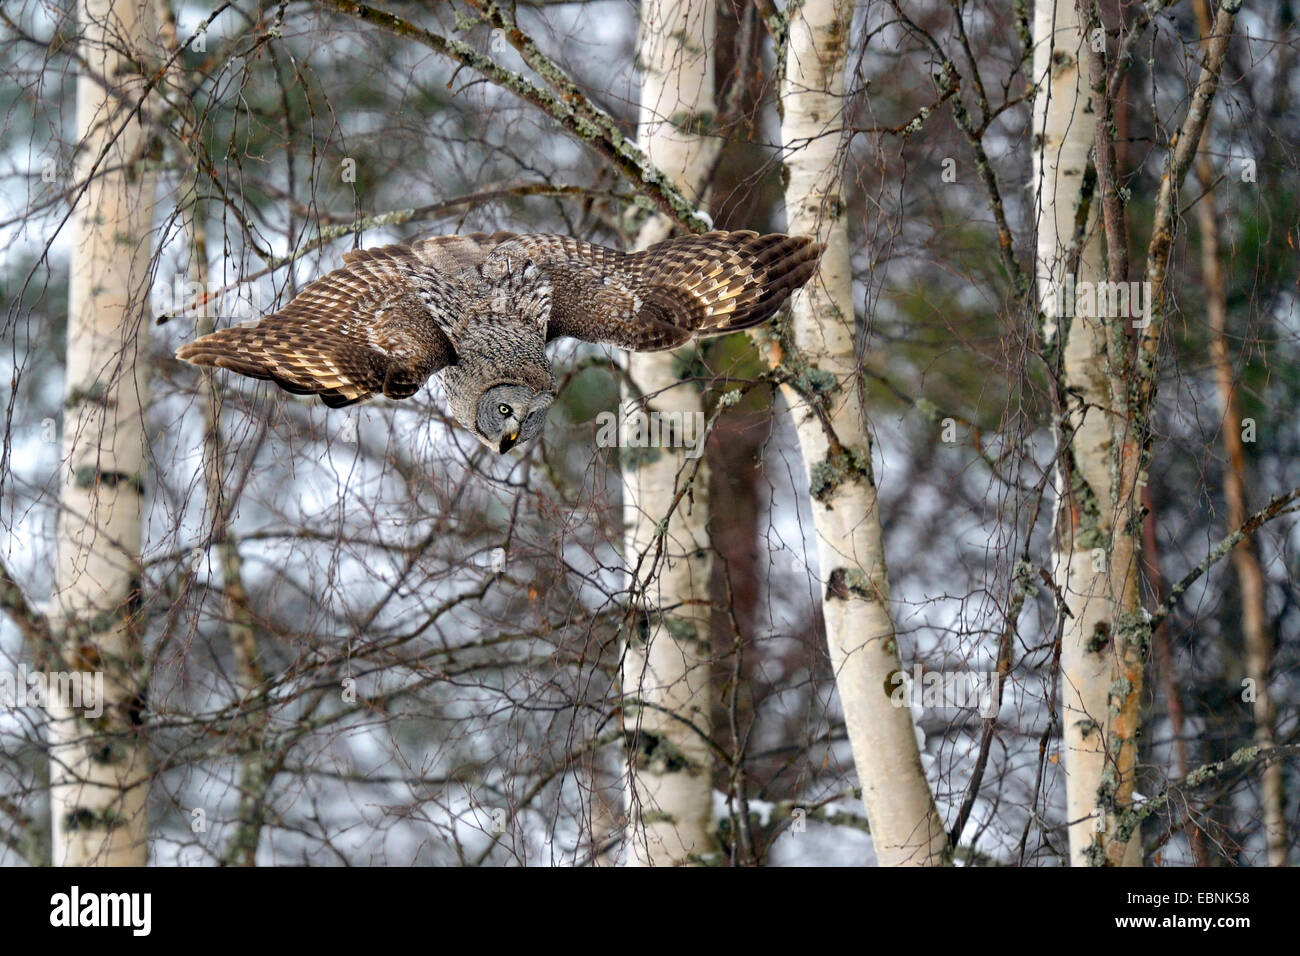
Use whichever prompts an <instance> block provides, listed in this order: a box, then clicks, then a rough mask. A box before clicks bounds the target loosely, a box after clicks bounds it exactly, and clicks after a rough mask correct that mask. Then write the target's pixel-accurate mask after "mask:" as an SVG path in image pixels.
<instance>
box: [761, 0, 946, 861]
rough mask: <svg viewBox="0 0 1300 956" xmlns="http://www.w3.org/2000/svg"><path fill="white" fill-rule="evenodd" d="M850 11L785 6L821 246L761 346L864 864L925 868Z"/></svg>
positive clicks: (788, 72)
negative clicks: (857, 192)
mask: <svg viewBox="0 0 1300 956" xmlns="http://www.w3.org/2000/svg"><path fill="white" fill-rule="evenodd" d="M852 9H853V6H852V4H851V3H849V2H847V0H808V2H805V3H802V4H798V5H796V6H793V7H792V8H791V15H790V20H789V24H788V34H787V36H788V40H787V43H786V45H785V61H784V75H783V78H782V84H781V103H782V106H783V108H784V112H783V116H782V121H781V140H782V142H783V143H784V144H787V149H788V152H787V154H786V159H785V176H786V192H785V197H786V215H787V220H788V221H787V231H789V232H790V233H791V234H794V235H815V236H816V237H817V238H818V240H819V241H820V242H822V243H823V244H824V245H825V247H826V250H825V252H824V253H823V255H822V260H821V267H820V271H819V272H818V274H817V275H816V276H814V277H813V279H812V281H811V282H809V283H808V285H807V286H806V287H805V288H804V289H803V290H802V291H801V292H799V293H797V294H796V295H795V297H794V300H793V304H792V307H791V329H792V333H793V336H792V339H789V338H787V339H786V341H784V342H778V343H776V344H775V345H774V346H772V348H771V349H770V351H771V353H772V354H773V356H774V357H775V358H776V359H777V360H778V361H780V362H781V364H782V365H783V366H784V367H785V368H786V369H787V370H788V371H789V373H790V375H791V377H792V378H793V380H794V388H788V387H787V388H786V389H785V390H784V394H785V395H786V397H787V400H788V401H790V403H791V406H792V412H793V414H794V417H795V426H796V429H797V433H798V436H799V444H800V448H801V449H802V453H803V458H804V465H805V468H806V469H807V473H808V480H809V487H810V490H811V492H812V499H813V500H812V511H813V519H814V522H815V526H816V533H817V557H818V563H819V564H818V566H819V576H820V579H821V581H822V584H823V587H824V591H823V595H822V600H823V603H822V610H823V615H824V618H825V623H826V643H827V648H828V650H829V653H830V659H831V664H832V666H833V668H834V671H835V683H836V688H837V689H838V691H839V697H840V703H841V706H842V707H843V709H844V720H845V725H846V728H847V731H848V737H849V743H850V747H851V748H852V751H853V760H854V764H855V766H856V768H857V772H858V779H859V781H860V783H861V786H862V799H863V802H864V803H865V805H866V811H867V818H868V820H869V822H870V827H871V838H872V844H873V846H874V848H875V852H876V859H877V861H878V862H879V864H880V865H882V866H905V865H911V866H927V865H937V864H940V863H943V862H945V861H946V859H947V855H948V840H947V835H946V834H945V832H944V828H943V823H942V821H941V820H940V819H939V814H938V812H937V811H936V809H935V805H934V799H933V797H932V796H931V793H930V787H929V784H928V783H927V782H926V779H925V772H924V770H923V769H922V767H921V758H920V751H919V749H918V747H917V742H916V731H915V727H914V726H913V723H912V715H911V711H910V710H909V709H908V708H907V707H895V706H893V704H892V701H891V694H890V692H889V689H890V688H891V687H892V686H893V685H891V683H890V678H891V676H892V675H894V674H895V673H897V672H898V671H899V670H900V668H901V664H900V659H899V653H898V642H897V639H896V637H895V634H894V624H893V619H892V616H891V609H890V603H889V579H888V575H887V573H886V567H885V553H884V541H883V534H882V531H881V524H880V513H879V510H878V506H877V500H876V486H875V478H874V476H873V475H872V470H871V436H870V434H869V433H868V431H867V427H866V419H865V409H864V408H863V406H862V395H861V391H860V380H859V379H860V376H859V371H858V369H859V363H860V358H859V355H858V348H857V342H856V329H855V320H854V310H853V280H852V274H851V270H850V263H849V236H848V210H847V206H846V203H845V201H844V194H843V186H842V183H841V171H842V168H843V153H842V145H841V144H842V140H841V136H839V135H837V133H838V131H839V130H840V129H842V128H843V127H844V125H845V123H844V113H843V110H844V69H845V58H846V48H847V44H848V39H849V37H848V34H849V28H850V23H851V18H852ZM801 396H813V397H812V398H811V399H809V400H808V401H803V400H802V399H801Z"/></svg>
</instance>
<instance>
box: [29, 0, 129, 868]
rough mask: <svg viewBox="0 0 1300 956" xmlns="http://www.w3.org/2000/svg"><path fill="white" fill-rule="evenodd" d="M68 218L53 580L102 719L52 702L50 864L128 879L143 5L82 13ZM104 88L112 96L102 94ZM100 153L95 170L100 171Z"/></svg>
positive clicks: (64, 640) (60, 626)
mask: <svg viewBox="0 0 1300 956" xmlns="http://www.w3.org/2000/svg"><path fill="white" fill-rule="evenodd" d="M78 27H79V29H80V31H81V42H80V53H81V56H82V57H83V58H84V60H85V61H86V63H87V64H88V65H89V68H90V69H91V70H92V71H94V73H95V74H97V75H98V77H99V78H100V79H99V81H97V80H96V79H95V78H92V77H91V76H88V75H84V74H83V75H81V76H79V77H78V78H77V87H76V91H77V92H76V97H77V108H76V110H77V115H76V127H77V138H78V143H79V146H78V153H77V161H76V164H75V173H74V177H73V181H74V182H76V183H82V182H84V181H86V178H87V177H88V176H89V175H90V173H91V171H92V167H95V166H96V164H98V167H97V173H96V175H95V177H94V178H93V180H91V181H90V182H89V185H88V186H87V187H86V189H85V191H84V193H83V194H82V195H81V196H80V198H79V201H78V202H77V205H76V207H75V209H74V211H73V214H72V218H71V228H70V236H71V269H70V278H69V283H70V285H69V292H68V333H67V338H68V354H67V384H66V391H65V405H64V408H65V412H64V422H63V459H62V466H61V489H60V508H59V517H58V555H57V562H56V567H55V593H54V600H53V607H54V609H55V612H56V614H55V617H56V628H57V632H58V639H59V643H60V646H61V651H62V657H63V666H64V667H66V668H67V669H69V670H73V671H83V672H98V673H101V674H102V675H103V682H104V683H103V686H104V700H103V701H102V705H103V713H102V715H101V716H99V717H94V716H92V712H91V711H88V710H87V709H86V708H84V707H80V708H73V707H70V706H67V701H51V703H50V706H49V716H50V725H49V741H50V762H51V773H50V778H51V795H50V808H51V816H52V835H53V836H52V842H53V853H52V856H53V860H54V863H55V864H56V865H69V866H86V865H137V866H138V865H143V864H144V863H145V862H146V861H147V859H148V843H147V827H146V822H147V821H146V816H145V800H146V795H147V784H148V766H147V754H146V749H145V746H144V744H143V742H142V740H141V738H140V735H139V730H140V722H141V720H142V719H143V713H144V700H143V695H144V689H143V686H142V678H141V672H142V669H143V666H142V661H141V659H140V650H139V635H138V633H137V630H136V628H137V625H138V621H137V620H136V618H135V616H136V613H137V611H138V607H139V601H140V594H139V583H140V569H139V553H140V540H141V510H142V509H141V504H142V498H143V489H144V480H145V471H146V467H145V454H144V452H145V430H144V417H143V416H144V411H143V409H144V406H145V404H146V394H147V393H146V387H147V385H146V380H145V371H146V366H147V359H146V355H145V352H146V348H147V323H146V320H145V311H146V309H145V306H146V303H147V301H148V298H147V289H148V275H147V271H148V263H149V257H150V228H151V224H152V218H153V202H154V197H153V182H152V177H151V175H150V174H149V173H147V172H146V171H145V170H144V168H143V166H144V163H143V162H142V155H141V154H142V151H143V150H142V147H143V145H144V133H143V131H142V129H141V126H140V123H139V121H138V120H136V119H128V117H129V114H130V105H131V103H133V101H134V99H135V98H136V97H137V96H139V93H140V86H141V83H142V81H141V80H140V79H139V78H138V75H139V72H140V71H139V69H138V67H136V66H134V65H133V64H132V62H131V59H132V58H135V59H138V58H140V55H141V49H142V46H143V44H144V43H145V42H147V40H148V38H149V32H148V31H149V29H150V28H149V25H148V18H147V13H146V10H145V5H144V4H140V3H134V2H129V3H128V2H120V0H119V2H113V0H83V3H82V5H81V8H80V17H79V23H78ZM105 78H106V79H107V80H108V82H109V83H110V84H111V86H112V93H110V92H108V91H106V90H105V88H104V86H102V85H101V81H102V80H103V79H105ZM101 154H103V155H102V159H101Z"/></svg>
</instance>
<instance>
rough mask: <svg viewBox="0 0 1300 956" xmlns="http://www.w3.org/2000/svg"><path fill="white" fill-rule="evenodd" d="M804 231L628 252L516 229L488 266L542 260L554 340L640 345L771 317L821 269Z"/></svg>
mask: <svg viewBox="0 0 1300 956" xmlns="http://www.w3.org/2000/svg"><path fill="white" fill-rule="evenodd" d="M821 252H822V247H821V246H820V245H818V244H817V243H815V242H814V241H813V240H812V239H810V238H808V237H806V236H784V235H779V234H774V235H766V236H760V235H759V234H758V233H756V232H749V231H742V232H709V233H705V234H703V235H696V236H682V237H679V238H675V239H668V240H666V241H664V242H660V243H657V244H656V245H653V246H651V247H649V248H648V249H646V250H644V251H643V252H636V253H630V254H629V253H622V252H617V251H615V250H613V249H607V248H605V247H603V246H596V245H592V244H591V243H587V242H583V241H581V240H579V239H573V238H570V237H568V236H548V235H530V236H519V237H517V238H515V239H513V240H510V241H506V242H502V243H501V244H499V245H497V246H496V247H495V248H494V249H493V250H492V252H491V253H490V254H489V255H488V257H487V260H486V261H485V263H484V266H483V271H484V273H485V274H491V272H492V270H493V267H494V266H496V267H498V268H500V267H501V266H503V265H504V267H505V268H506V269H509V268H510V265H509V262H510V260H511V259H512V258H515V259H526V260H529V261H531V262H532V263H534V264H536V265H537V266H538V268H539V269H540V271H542V272H543V273H544V274H545V276H546V278H547V280H548V281H549V283H550V286H551V289H550V298H551V311H550V319H549V322H548V325H547V340H548V341H549V340H552V339H555V338H559V337H560V336H570V337H573V338H577V339H582V340H584V341H587V342H603V343H607V344H610V345H616V346H619V347H621V348H625V349H630V350H632V351H636V352H651V351H658V350H660V349H670V348H675V347H676V346H679V345H682V344H683V343H685V342H687V341H689V340H690V339H692V338H695V337H697V336H706V335H721V334H723V333H727V332H734V331H736V330H737V329H747V328H750V327H752V326H755V325H758V324H760V323H762V322H765V321H767V320H768V319H770V318H771V317H772V316H773V314H775V312H776V310H777V309H779V308H780V307H781V305H782V303H784V302H785V300H786V299H787V298H788V297H789V296H790V294H791V293H792V292H794V291H795V290H796V289H798V288H799V287H800V286H802V285H803V284H804V283H806V282H807V281H808V280H809V279H810V278H811V277H812V275H813V273H814V272H815V271H816V269H817V262H818V259H819V258H820V256H821Z"/></svg>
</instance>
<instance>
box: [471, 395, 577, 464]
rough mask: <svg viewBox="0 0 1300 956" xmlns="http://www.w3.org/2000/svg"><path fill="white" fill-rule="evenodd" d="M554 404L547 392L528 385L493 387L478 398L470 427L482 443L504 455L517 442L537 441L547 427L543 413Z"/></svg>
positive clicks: (553, 399)
mask: <svg viewBox="0 0 1300 956" xmlns="http://www.w3.org/2000/svg"><path fill="white" fill-rule="evenodd" d="M553 401H555V396H554V395H553V394H551V393H550V392H539V391H537V390H536V389H534V388H532V387H530V386H528V385H519V384H515V383H503V384H500V385H493V386H492V387H491V388H489V389H488V390H487V391H485V392H484V393H483V394H482V395H480V396H479V399H478V405H477V406H476V407H475V410H474V421H473V423H472V424H471V423H469V422H466V423H465V424H467V425H469V426H470V431H472V432H473V433H474V435H475V437H477V438H478V440H479V441H481V442H482V443H483V444H485V445H487V446H488V447H489V448H492V449H494V450H496V451H499V452H501V454H503V455H504V454H505V453H506V452H508V451H509V450H510V449H511V448H513V447H514V446H515V445H517V444H519V443H520V442H524V441H529V440H531V439H533V438H536V437H537V436H538V435H540V434H541V432H542V426H543V425H544V424H546V410H547V409H549V408H550V407H551V403H552V402H553Z"/></svg>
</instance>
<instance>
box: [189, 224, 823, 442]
mask: <svg viewBox="0 0 1300 956" xmlns="http://www.w3.org/2000/svg"><path fill="white" fill-rule="evenodd" d="M821 252H822V247H821V246H819V245H818V244H816V243H815V242H813V240H812V239H809V238H807V237H803V236H783V235H767V236H760V235H759V234H758V233H756V232H748V231H745V232H709V233H705V234H704V235H696V236H683V237H680V238H675V239H668V240H666V241H664V242H661V243H658V244H656V245H653V246H651V247H650V248H648V249H646V250H645V251H643V252H635V253H622V252H617V251H615V250H613V249H607V248H605V247H603V246H597V245H593V244H591V243H588V242H583V241H582V240H579V239H573V238H570V237H568V236H554V235H540V234H539V235H515V234H513V233H508V232H498V233H494V234H492V235H484V234H481V233H476V234H473V235H464V236H434V237H432V238H428V239H421V240H419V241H417V242H413V243H411V244H410V245H393V246H383V247H382V248H378V249H365V250H361V249H358V250H354V251H352V252H347V253H344V254H343V262H344V266H343V268H341V269H336V270H334V271H333V272H331V273H329V274H328V275H326V276H323V277H322V278H320V279H317V280H316V281H315V282H312V283H311V284H310V285H308V286H307V287H306V288H305V289H303V290H302V292H300V293H299V294H298V295H297V296H296V297H295V298H294V299H293V300H292V301H291V302H290V303H289V304H288V305H286V306H285V307H284V308H283V309H281V310H280V311H279V312H276V313H274V314H273V315H269V316H266V317H265V318H263V319H261V320H259V321H257V322H253V323H249V324H245V325H238V326H233V327H231V328H228V329H221V330H220V331H217V332H213V333H212V334H211V335H205V336H203V337H202V338H200V339H198V340H196V341H194V342H190V343H189V344H187V345H183V346H182V347H181V348H180V349H179V350H177V352H176V357H177V358H180V359H184V360H185V361H187V362H192V363H193V364H195V365H212V366H216V367H218V368H225V369H230V370H231V371H234V372H238V373H240V374H241V375H249V376H252V377H253V378H260V379H269V380H270V381H272V382H275V383H276V384H277V385H279V386H280V387H281V388H283V389H285V390H287V391H289V392H293V393H295V394H299V395H305V394H313V393H314V394H317V395H319V396H320V397H321V401H323V402H324V403H325V404H326V405H329V406H331V407H333V408H337V407H340V406H343V405H351V404H352V403H353V402H359V401H361V400H362V399H365V398H368V397H369V396H371V395H375V394H383V395H386V396H388V397H389V398H408V397H410V396H411V395H414V394H415V393H416V392H417V391H418V390H419V388H420V386H421V385H423V384H424V383H425V381H426V380H427V379H428V378H429V376H430V375H432V374H434V373H437V375H438V377H439V379H440V381H441V383H442V386H443V389H444V391H445V392H446V393H447V399H448V403H449V405H450V407H451V412H452V414H453V415H454V416H455V418H456V420H457V421H458V422H459V423H460V424H461V425H463V426H464V427H465V428H467V429H469V430H470V431H471V432H473V433H474V435H475V436H476V437H477V438H478V439H479V441H481V442H483V443H484V444H485V445H487V446H488V447H489V448H492V449H494V450H496V451H499V452H501V453H503V454H504V453H505V452H506V451H508V450H509V449H510V448H512V447H513V446H514V445H515V444H517V443H518V442H520V441H527V440H529V439H531V438H534V437H536V436H537V434H538V433H540V432H541V430H542V425H543V423H544V421H545V418H546V411H547V409H548V408H549V407H550V405H551V403H552V401H554V399H555V377H554V376H553V374H552V372H551V363H550V362H549V361H548V360H547V358H546V343H548V342H550V341H552V340H553V339H557V338H560V337H561V336H571V337H573V338H577V339H581V340H583V341H586V342H602V343H606V344H610V345H616V346H619V347H620V348H624V349H630V350H632V351H637V352H648V351H656V350H659V349H670V348H674V347H675V346H678V345H682V344H683V343H685V342H688V341H690V340H691V339H692V338H694V337H696V336H706V335H720V334H722V333H725V332H733V331H735V330H736V329H745V328H749V327H751V326H754V325H758V324H759V323H761V322H764V321H766V320H767V319H769V318H771V316H772V315H773V313H775V312H776V310H777V309H778V308H780V306H781V304H782V303H783V302H784V301H785V300H786V298H788V297H789V295H790V294H791V293H792V292H793V291H794V290H795V289H798V288H799V287H800V286H802V285H803V284H804V283H805V282H807V281H808V279H809V278H810V277H811V276H812V274H813V272H814V271H815V270H816V268H817V261H818V258H819V257H820V256H821Z"/></svg>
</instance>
